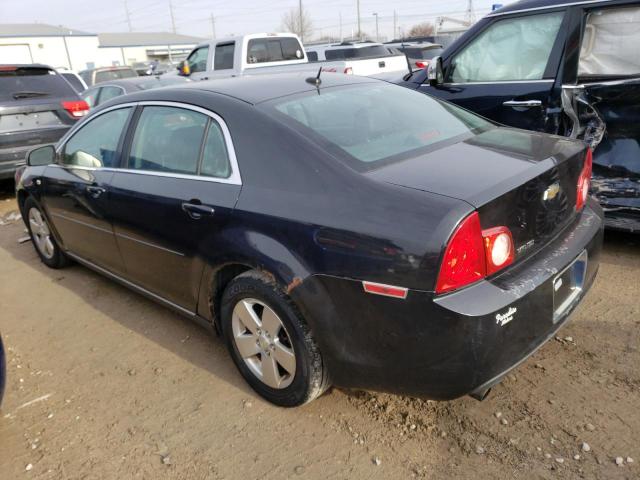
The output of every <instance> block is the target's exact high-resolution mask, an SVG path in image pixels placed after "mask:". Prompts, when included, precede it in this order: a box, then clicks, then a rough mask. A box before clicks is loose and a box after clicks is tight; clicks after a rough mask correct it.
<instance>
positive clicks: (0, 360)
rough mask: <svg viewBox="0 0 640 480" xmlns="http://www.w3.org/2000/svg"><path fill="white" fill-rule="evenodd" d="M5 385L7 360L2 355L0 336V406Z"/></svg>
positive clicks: (0, 338) (2, 348)
mask: <svg viewBox="0 0 640 480" xmlns="http://www.w3.org/2000/svg"><path fill="white" fill-rule="evenodd" d="M6 383H7V360H6V358H5V354H4V345H3V344H2V337H1V336H0V404H1V403H2V397H4V387H5V384H6Z"/></svg>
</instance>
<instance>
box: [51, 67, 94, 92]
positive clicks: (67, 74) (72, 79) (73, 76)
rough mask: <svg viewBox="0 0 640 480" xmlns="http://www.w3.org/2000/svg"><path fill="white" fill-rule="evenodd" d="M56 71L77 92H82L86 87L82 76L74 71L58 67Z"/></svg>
mask: <svg viewBox="0 0 640 480" xmlns="http://www.w3.org/2000/svg"><path fill="white" fill-rule="evenodd" d="M56 71H57V72H58V74H60V75H61V76H62V78H64V79H65V80H66V81H67V82H69V83H70V84H71V86H72V87H73V89H74V90H75V91H76V92H77V93H82V92H84V91H85V90H86V89H87V84H86V83H84V80H83V79H82V77H80V75H78V74H77V73H76V72H73V71H71V70H69V69H67V68H60V67H58V68H56Z"/></svg>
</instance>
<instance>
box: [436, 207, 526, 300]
mask: <svg viewBox="0 0 640 480" xmlns="http://www.w3.org/2000/svg"><path fill="white" fill-rule="evenodd" d="M514 258H515V247H514V244H513V237H512V236H511V232H510V231H509V229H508V228H507V227H493V228H489V229H486V230H482V228H481V227H480V216H479V215H478V212H473V213H472V214H471V215H469V216H468V217H467V218H465V219H464V220H463V221H462V223H460V225H458V228H456V230H455V232H453V235H452V236H451V239H450V240H449V244H448V245H447V248H446V249H445V253H444V258H443V259H442V265H441V266H440V273H439V274H438V281H437V282H436V293H446V292H451V291H453V290H456V289H458V288H461V287H464V286H465V285H469V284H471V283H473V282H477V281H478V280H482V279H483V278H485V277H486V276H488V275H491V274H493V273H495V272H497V271H499V270H501V269H503V268H504V267H506V266H507V265H510V264H512V263H513V260H514Z"/></svg>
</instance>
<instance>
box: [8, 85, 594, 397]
mask: <svg viewBox="0 0 640 480" xmlns="http://www.w3.org/2000/svg"><path fill="white" fill-rule="evenodd" d="M590 177H591V152H590V150H588V148H587V147H586V146H585V144H583V143H582V142H579V141H575V140H570V139H567V138H562V137H555V136H550V135H546V134H539V133H533V132H526V131H522V130H517V129H512V128H502V127H499V126H497V125H495V124H493V123H491V122H489V121H487V120H485V119H483V118H480V117H478V116H476V115H474V114H472V113H469V112H467V111H465V110H462V109H460V108H459V107H455V106H453V105H451V104H449V103H445V102H443V101H440V100H437V99H434V98H432V97H429V96H426V95H423V94H421V93H419V92H416V91H411V90H409V89H406V88H402V87H399V86H396V85H390V84H386V83H383V82H379V81H376V80H372V79H367V78H359V77H352V76H345V75H331V74H325V75H324V76H323V77H322V78H320V79H318V80H316V78H315V77H313V78H305V76H304V75H300V74H283V75H261V76H255V77H245V78H242V79H229V80H216V81H213V82H204V81H203V82H197V83H193V84H190V85H185V86H181V87H171V88H164V89H158V90H150V91H145V92H140V93H135V94H132V95H128V96H126V97H123V98H117V99H114V100H112V101H110V102H107V103H106V104H104V105H102V106H100V107H99V108H98V109H96V110H95V111H94V112H92V113H91V114H90V115H89V116H88V117H87V118H86V119H85V120H83V121H82V122H81V123H80V124H79V125H77V126H76V127H75V128H73V129H72V130H71V131H70V132H69V133H68V134H67V135H66V136H65V137H64V138H63V139H62V140H61V141H60V142H59V144H58V145H57V146H56V147H55V149H54V148H52V147H49V148H46V147H45V148H41V149H38V150H34V151H32V152H31V154H30V156H29V166H28V167H27V168H26V170H25V171H24V172H22V175H21V178H20V181H19V183H18V186H17V196H18V201H19V205H20V209H21V211H22V214H23V218H24V219H25V222H26V224H27V226H28V228H29V231H30V233H31V238H32V240H33V244H34V247H35V249H36V251H37V253H38V255H39V256H40V258H41V259H42V261H43V262H44V263H45V264H46V265H47V266H49V267H52V268H60V267H63V266H65V265H67V264H68V263H69V262H70V261H76V262H78V263H80V264H83V265H85V266H87V267H89V268H92V269H94V270H96V271H98V272H99V273H101V274H103V275H105V276H107V277H109V278H112V279H114V280H117V281H119V282H121V283H123V284H125V285H126V286H128V287H130V288H132V289H134V290H136V291H138V292H140V293H142V294H145V295H147V296H149V297H151V298H153V299H155V300H157V301H158V302H161V303H163V304H165V305H167V306H169V307H171V308H173V309H175V310H177V311H178V312H180V313H183V314H184V315H187V316H189V317H191V318H193V319H196V320H198V321H200V322H202V323H204V324H206V325H209V326H211V327H212V328H215V329H216V330H217V331H218V332H220V333H221V334H222V336H223V338H224V339H225V341H226V343H227V346H228V348H229V351H230V354H231V356H232V358H233V360H234V362H235V364H236V366H237V367H238V370H239V371H240V373H241V374H242V376H243V377H244V378H245V379H246V381H247V382H248V383H249V384H250V385H251V387H253V389H254V390H255V391H256V392H257V393H259V394H260V395H262V396H263V397H264V398H266V399H268V400H269V401H271V402H273V403H275V404H277V405H282V406H295V405H301V404H303V403H305V402H308V401H311V400H312V399H314V398H315V397H318V396H319V395H321V394H322V392H324V391H325V390H326V389H327V388H328V387H329V385H332V384H333V385H337V386H342V387H351V388H362V389H371V390H380V391H388V392H396V393H402V394H410V395H418V396H423V397H427V398H432V399H442V400H444V399H452V398H456V397H459V396H461V395H465V394H472V395H473V396H475V397H476V398H482V397H483V396H484V395H485V393H486V392H487V391H488V390H489V388H490V387H491V386H492V385H494V384H495V383H497V382H498V381H499V380H500V379H501V378H502V377H503V376H504V375H505V373H506V372H508V371H509V370H510V369H512V368H514V367H515V366H516V365H517V364H519V363H520V362H522V361H524V360H525V359H526V358H527V357H528V356H529V355H531V354H532V353H533V352H534V351H535V350H536V349H537V348H538V347H540V346H541V345H543V344H544V343H545V341H546V340H548V339H549V338H550V337H551V336H553V335H554V333H555V332H556V331H557V330H558V329H559V328H560V327H561V326H562V325H563V324H564V323H565V322H566V321H567V318H568V317H569V314H570V313H571V312H572V311H573V310H574V308H575V307H576V305H578V304H579V303H580V301H581V300H582V298H583V297H584V295H585V293H586V291H587V290H588V289H589V287H590V286H591V285H592V283H593V281H594V278H595V276H596V272H597V270H598V263H599V255H600V250H601V244H602V232H603V229H602V225H603V217H602V212H601V210H600V208H599V207H598V205H597V203H595V202H594V201H593V200H592V199H591V198H590V197H589V196H588V189H589V179H590ZM87 301H89V302H90V301H91V299H87Z"/></svg>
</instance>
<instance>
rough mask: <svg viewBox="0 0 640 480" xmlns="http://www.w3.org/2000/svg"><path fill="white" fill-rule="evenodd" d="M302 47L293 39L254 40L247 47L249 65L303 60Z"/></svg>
mask: <svg viewBox="0 0 640 480" xmlns="http://www.w3.org/2000/svg"><path fill="white" fill-rule="evenodd" d="M303 57H304V53H303V50H302V46H301V45H300V42H298V40H297V39H295V38H293V37H275V38H254V39H252V40H249V44H248V46H247V63H265V62H282V61H283V60H301V59H302V58H303Z"/></svg>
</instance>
